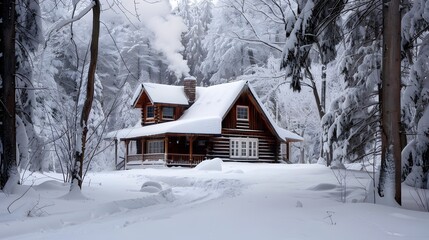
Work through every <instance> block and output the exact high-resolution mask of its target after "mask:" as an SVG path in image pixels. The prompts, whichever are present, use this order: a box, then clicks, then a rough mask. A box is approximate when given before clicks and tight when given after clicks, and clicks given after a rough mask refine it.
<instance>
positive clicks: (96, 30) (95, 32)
mask: <svg viewBox="0 0 429 240" xmlns="http://www.w3.org/2000/svg"><path fill="white" fill-rule="evenodd" d="M94 2H95V5H94V7H93V8H92V14H93V15H92V34H91V49H90V55H91V59H90V62H89V69H88V81H87V83H86V84H87V85H86V97H85V102H84V105H83V108H82V116H81V119H80V127H81V130H82V139H81V140H82V148H81V150H80V152H77V153H76V165H77V168H78V169H76V168H75V170H74V171H75V172H74V173H73V179H72V182H73V181H74V180H78V184H79V187H80V188H82V181H83V165H84V164H83V163H84V156H85V147H86V138H87V133H88V119H89V115H90V114H91V108H92V102H93V99H94V83H95V70H96V68H97V58H98V41H99V36H100V9H101V7H100V1H99V0H94ZM76 171H78V172H76Z"/></svg>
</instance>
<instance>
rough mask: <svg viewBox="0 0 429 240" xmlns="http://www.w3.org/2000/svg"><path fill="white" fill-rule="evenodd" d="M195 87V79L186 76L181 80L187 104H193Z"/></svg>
mask: <svg viewBox="0 0 429 240" xmlns="http://www.w3.org/2000/svg"><path fill="white" fill-rule="evenodd" d="M196 86H197V79H196V78H195V77H192V76H188V77H185V79H183V87H184V91H185V94H186V97H187V98H188V102H189V104H193V103H194V102H195V95H196V90H195V88H196Z"/></svg>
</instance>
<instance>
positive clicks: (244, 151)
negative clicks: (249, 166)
mask: <svg viewBox="0 0 429 240" xmlns="http://www.w3.org/2000/svg"><path fill="white" fill-rule="evenodd" d="M229 147H230V150H229V156H230V158H245V159H258V157H259V151H258V148H259V141H258V139H257V138H231V139H230V140H229Z"/></svg>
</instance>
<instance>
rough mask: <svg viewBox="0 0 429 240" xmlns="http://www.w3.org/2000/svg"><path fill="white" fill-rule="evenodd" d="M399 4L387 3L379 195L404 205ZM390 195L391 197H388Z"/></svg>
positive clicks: (384, 21)
mask: <svg viewBox="0 0 429 240" xmlns="http://www.w3.org/2000/svg"><path fill="white" fill-rule="evenodd" d="M399 2H400V1H399V0H383V3H384V4H383V65H382V83H381V114H382V115H381V130H382V132H381V135H382V136H381V140H382V142H381V144H382V146H381V147H382V153H381V170H380V182H379V186H378V194H379V195H380V196H381V197H388V198H390V197H392V198H393V196H389V195H391V194H392V195H394V198H395V200H396V202H398V203H399V204H401V138H400V129H401V128H400V122H401V109H400V107H401V102H400V91H401V47H400V46H401V45H400V44H401V35H400V29H401V14H400V9H399ZM386 195H387V196H386Z"/></svg>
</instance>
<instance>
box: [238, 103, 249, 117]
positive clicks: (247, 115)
mask: <svg viewBox="0 0 429 240" xmlns="http://www.w3.org/2000/svg"><path fill="white" fill-rule="evenodd" d="M238 109H246V113H247V114H246V118H240V117H238ZM236 112H237V114H236V115H237V116H236V117H237V120H239V121H249V107H248V106H243V105H237V108H236Z"/></svg>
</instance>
